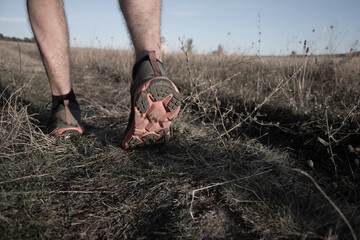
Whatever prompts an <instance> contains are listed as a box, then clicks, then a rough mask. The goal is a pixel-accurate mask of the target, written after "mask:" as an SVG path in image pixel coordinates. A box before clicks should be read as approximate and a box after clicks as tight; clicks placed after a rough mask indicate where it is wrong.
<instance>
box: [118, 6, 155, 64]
mask: <svg viewBox="0 0 360 240" xmlns="http://www.w3.org/2000/svg"><path fill="white" fill-rule="evenodd" d="M119 2H120V7H121V10H122V12H123V14H124V17H125V20H126V24H127V26H128V29H129V32H130V36H131V39H132V42H133V44H134V47H135V54H136V61H138V60H140V59H141V58H142V57H143V56H145V55H147V54H148V52H149V51H155V52H156V57H157V59H159V60H161V51H160V15H161V0H119Z"/></svg>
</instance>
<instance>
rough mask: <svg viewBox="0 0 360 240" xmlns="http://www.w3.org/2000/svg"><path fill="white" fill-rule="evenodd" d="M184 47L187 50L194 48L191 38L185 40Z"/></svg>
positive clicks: (190, 50)
mask: <svg viewBox="0 0 360 240" xmlns="http://www.w3.org/2000/svg"><path fill="white" fill-rule="evenodd" d="M185 48H186V51H187V52H192V51H193V50H194V41H193V39H192V38H189V39H188V40H186V45H185Z"/></svg>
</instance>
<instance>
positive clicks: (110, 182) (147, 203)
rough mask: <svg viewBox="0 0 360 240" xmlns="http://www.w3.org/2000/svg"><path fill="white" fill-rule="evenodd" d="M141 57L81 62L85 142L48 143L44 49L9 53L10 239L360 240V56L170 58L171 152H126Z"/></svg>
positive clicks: (0, 103)
mask: <svg viewBox="0 0 360 240" xmlns="http://www.w3.org/2000/svg"><path fill="white" fill-rule="evenodd" d="M133 61H134V60H133V55H132V53H131V52H128V51H123V50H106V49H90V48H72V49H71V66H72V69H71V78H72V81H73V88H74V91H75V93H76V94H77V98H78V100H79V103H80V104H81V107H82V116H83V120H84V123H85V130H86V134H85V135H83V136H71V137H70V136H63V137H58V138H54V137H51V136H49V135H47V134H46V128H45V126H46V123H47V119H48V117H49V114H50V111H49V110H50V106H51V104H49V101H50V99H51V98H50V96H51V95H50V94H51V93H50V90H49V86H48V83H47V78H46V74H45V71H44V69H43V67H42V63H41V59H40V56H39V53H38V51H37V48H36V45H35V44H32V43H20V44H18V43H16V42H0V93H1V99H0V238H1V239H108V238H110V239H114V238H115V239H135V238H136V239H357V238H360V208H359V206H360V205H359V204H360V197H359V194H360V191H359V190H360V187H359V184H360V163H359V162H360V106H359V105H360V56H358V55H357V54H351V53H349V54H347V55H344V56H337V55H327V56H312V55H310V53H309V55H307V54H304V55H301V56H291V57H290V56H289V57H260V58H259V57H253V56H226V55H220V56H214V55H191V54H189V55H186V54H169V55H167V56H166V57H165V67H166V69H167V73H168V75H169V76H170V77H171V78H172V80H173V81H174V82H175V83H176V84H177V85H178V87H179V89H180V91H181V92H182V94H183V103H182V110H181V112H180V114H179V117H178V118H177V120H176V121H175V123H174V124H173V127H172V130H171V133H172V137H171V141H170V142H169V143H167V144H165V145H162V146H157V147H153V148H152V147H145V148H141V149H136V150H130V151H128V150H123V149H122V148H121V147H120V146H121V139H122V133H123V131H124V129H125V127H126V125H127V118H128V114H129V107H130V95H129V91H128V90H129V87H130V84H131V68H132V65H133Z"/></svg>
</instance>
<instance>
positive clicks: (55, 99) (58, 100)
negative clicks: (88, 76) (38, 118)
mask: <svg viewBox="0 0 360 240" xmlns="http://www.w3.org/2000/svg"><path fill="white" fill-rule="evenodd" d="M64 100H68V101H69V103H76V104H77V101H76V96H75V93H74V91H73V89H71V90H70V92H69V93H67V94H64V95H52V109H53V110H54V109H56V108H57V106H59V105H60V104H62V105H63V104H64Z"/></svg>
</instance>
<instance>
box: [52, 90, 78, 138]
mask: <svg viewBox="0 0 360 240" xmlns="http://www.w3.org/2000/svg"><path fill="white" fill-rule="evenodd" d="M48 129H49V132H50V134H52V135H54V136H59V135H62V134H64V133H77V134H82V133H84V127H83V125H82V121H81V111H80V106H79V104H78V102H77V101H76V98H75V94H74V92H73V90H71V91H70V93H68V94H66V95H62V96H53V102H52V109H51V119H50V123H49V127H48Z"/></svg>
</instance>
